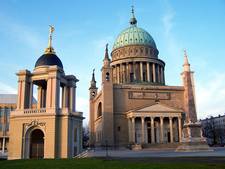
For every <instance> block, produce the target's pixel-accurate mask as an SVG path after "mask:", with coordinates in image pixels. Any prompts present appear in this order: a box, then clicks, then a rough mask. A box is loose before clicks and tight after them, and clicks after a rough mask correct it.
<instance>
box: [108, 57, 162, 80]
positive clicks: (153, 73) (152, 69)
mask: <svg viewBox="0 0 225 169" xmlns="http://www.w3.org/2000/svg"><path fill="white" fill-rule="evenodd" d="M112 67H113V82H114V83H117V84H120V83H133V82H150V83H158V84H165V78H164V65H161V64H159V63H152V62H147V61H146V62H144V61H143V62H140V61H138V62H135V61H133V62H125V63H120V64H116V65H113V66H112Z"/></svg>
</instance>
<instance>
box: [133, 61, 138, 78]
mask: <svg viewBox="0 0 225 169" xmlns="http://www.w3.org/2000/svg"><path fill="white" fill-rule="evenodd" d="M133 73H134V81H136V80H137V77H136V63H135V62H133Z"/></svg>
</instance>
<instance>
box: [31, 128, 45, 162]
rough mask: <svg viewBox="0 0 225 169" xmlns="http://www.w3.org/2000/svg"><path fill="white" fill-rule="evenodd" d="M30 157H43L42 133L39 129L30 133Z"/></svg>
mask: <svg viewBox="0 0 225 169" xmlns="http://www.w3.org/2000/svg"><path fill="white" fill-rule="evenodd" d="M30 158H36V159H40V158H44V133H43V132H42V131H41V130H40V129H35V130H34V131H32V133H31V135H30Z"/></svg>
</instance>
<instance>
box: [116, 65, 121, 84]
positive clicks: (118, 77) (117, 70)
mask: <svg viewBox="0 0 225 169" xmlns="http://www.w3.org/2000/svg"><path fill="white" fill-rule="evenodd" d="M116 79H117V83H118V84H119V83H120V68H119V65H116Z"/></svg>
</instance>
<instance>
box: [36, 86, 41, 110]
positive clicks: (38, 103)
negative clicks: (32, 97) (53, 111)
mask: <svg viewBox="0 0 225 169" xmlns="http://www.w3.org/2000/svg"><path fill="white" fill-rule="evenodd" d="M41 91H42V89H41V87H40V86H38V89H37V93H38V101H37V108H38V109H40V108H41V103H42V100H41V99H42V96H41V94H42V92H41Z"/></svg>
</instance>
